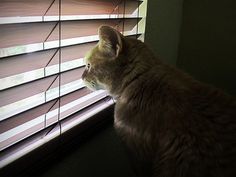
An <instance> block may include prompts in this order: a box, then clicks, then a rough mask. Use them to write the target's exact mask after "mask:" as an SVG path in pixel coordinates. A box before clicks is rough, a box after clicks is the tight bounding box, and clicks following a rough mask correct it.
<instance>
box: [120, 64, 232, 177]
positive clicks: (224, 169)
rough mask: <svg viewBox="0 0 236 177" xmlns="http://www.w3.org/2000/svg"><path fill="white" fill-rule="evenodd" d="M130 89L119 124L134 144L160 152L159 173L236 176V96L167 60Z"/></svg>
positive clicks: (148, 151)
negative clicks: (187, 73) (172, 64)
mask: <svg viewBox="0 0 236 177" xmlns="http://www.w3.org/2000/svg"><path fill="white" fill-rule="evenodd" d="M157 69H158V72H156V70H157ZM147 78H149V80H147ZM125 94H127V95H126V96H125V98H123V99H124V100H119V101H118V104H117V106H116V122H117V125H118V126H117V128H118V129H119V130H120V131H121V133H123V137H124V138H125V140H126V141H127V142H128V144H130V146H131V147H132V145H133V144H136V145H135V146H138V147H139V148H140V151H141V153H143V152H144V154H145V155H147V156H149V157H151V156H155V157H154V159H152V160H154V161H155V164H156V166H158V167H156V168H157V169H158V171H159V173H158V174H157V175H159V176H160V175H163V174H165V173H163V172H162V170H161V169H165V170H168V171H172V172H173V175H174V173H176V174H175V175H177V176H196V177H200V176H203V177H204V176H208V177H210V176H212V177H213V176H214V177H220V176H224V177H233V176H236V101H235V99H233V98H232V97H230V96H228V95H227V94H225V93H223V92H222V91H221V90H219V89H215V88H213V87H210V86H208V85H205V84H202V83H200V82H197V81H195V80H193V79H192V78H190V77H189V76H187V75H186V74H184V73H182V72H180V71H178V70H176V69H174V68H172V67H170V68H169V67H168V66H161V67H160V66H157V68H155V70H150V71H149V72H147V74H146V75H144V76H143V78H142V77H141V78H139V79H138V80H137V83H136V84H134V85H133V88H130V89H127V93H125ZM122 126H123V127H122ZM136 148H137V147H136ZM155 158H156V159H155ZM173 164H175V165H173ZM167 168H173V169H167ZM167 174H168V173H167ZM170 174H171V173H170Z"/></svg>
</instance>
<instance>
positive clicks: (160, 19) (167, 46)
mask: <svg viewBox="0 0 236 177" xmlns="http://www.w3.org/2000/svg"><path fill="white" fill-rule="evenodd" d="M182 4H183V0H148V7H147V21H146V35H145V43H147V44H148V45H149V46H150V47H151V48H152V50H153V51H154V52H155V53H156V55H158V56H160V58H162V59H163V60H165V61H166V62H167V63H170V64H173V65H175V64H176V60H177V55H178V43H179V33H180V27H181V20H182Z"/></svg>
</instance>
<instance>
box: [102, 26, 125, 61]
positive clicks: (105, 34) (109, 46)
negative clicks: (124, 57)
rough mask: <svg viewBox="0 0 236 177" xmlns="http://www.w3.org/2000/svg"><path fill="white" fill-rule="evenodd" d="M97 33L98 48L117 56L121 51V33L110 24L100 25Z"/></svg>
mask: <svg viewBox="0 0 236 177" xmlns="http://www.w3.org/2000/svg"><path fill="white" fill-rule="evenodd" d="M98 34H99V43H98V45H99V48H100V49H101V50H103V51H104V52H105V53H107V54H109V55H111V56H114V57H117V56H118V55H119V54H120V52H121V51H122V38H123V36H122V34H120V32H118V31H117V30H115V29H114V28H112V27H110V26H101V27H100V28H99V29H98Z"/></svg>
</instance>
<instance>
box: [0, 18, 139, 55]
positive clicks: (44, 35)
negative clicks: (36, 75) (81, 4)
mask: <svg viewBox="0 0 236 177" xmlns="http://www.w3.org/2000/svg"><path fill="white" fill-rule="evenodd" d="M124 20H125V25H124V28H125V29H124V31H131V30H133V28H134V27H135V26H136V24H137V18H133V19H107V20H89V21H86V20H85V21H67V22H61V28H62V29H61V32H62V36H61V39H62V46H64V45H63V42H64V41H63V40H66V39H73V38H79V37H84V36H93V35H97V29H98V28H99V26H101V25H109V26H113V27H118V30H120V31H122V30H123V21H124ZM58 29H59V25H58V23H57V22H47V23H29V24H11V25H1V28H0V35H1V43H0V48H1V50H0V57H1V56H2V57H3V56H4V54H1V53H3V52H4V49H5V48H11V47H14V46H18V48H16V49H18V50H22V52H24V51H25V52H27V45H30V44H34V45H36V46H34V47H37V45H38V47H39V48H42V47H43V48H44V49H49V48H55V47H58V40H59V31H58ZM35 34H37V35H35ZM52 42H53V43H52ZM24 45H25V47H24ZM12 50H13V49H12Z"/></svg>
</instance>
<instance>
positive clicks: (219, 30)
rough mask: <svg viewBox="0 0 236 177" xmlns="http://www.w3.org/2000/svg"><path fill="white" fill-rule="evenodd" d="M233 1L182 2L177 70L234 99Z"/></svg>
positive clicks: (235, 45)
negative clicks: (179, 69) (211, 85)
mask: <svg viewBox="0 0 236 177" xmlns="http://www.w3.org/2000/svg"><path fill="white" fill-rule="evenodd" d="M235 9H236V1H235V0H225V1H220V0H205V1H195V0H185V1H184V4H183V21H182V26H181V35H180V44H179V55H178V59H177V66H178V67H180V68H181V69H183V70H185V71H187V72H188V73H190V74H191V75H193V76H194V77H195V78H196V79H198V80H201V81H204V82H207V83H210V84H213V85H215V86H217V87H219V88H222V89H223V90H225V91H227V92H228V93H230V94H232V95H236V10H235Z"/></svg>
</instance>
